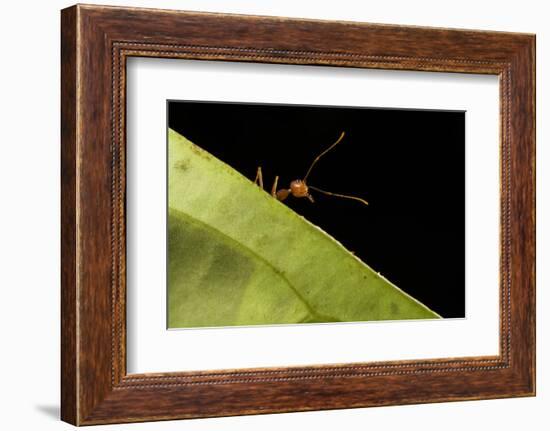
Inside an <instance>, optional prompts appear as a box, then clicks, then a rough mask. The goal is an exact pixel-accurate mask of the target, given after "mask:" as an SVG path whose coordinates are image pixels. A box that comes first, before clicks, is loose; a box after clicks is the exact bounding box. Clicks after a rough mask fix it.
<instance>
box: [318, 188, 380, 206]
mask: <svg viewBox="0 0 550 431" xmlns="http://www.w3.org/2000/svg"><path fill="white" fill-rule="evenodd" d="M308 187H309V188H310V189H312V190H315V191H316V192H320V193H324V194H325V195H329V196H336V197H339V198H345V199H353V200H354V201H359V202H361V203H363V204H365V205H368V204H369V203H368V202H367V201H366V200H365V199H361V198H358V197H356V196H349V195H341V194H340V193H332V192H327V191H325V190H321V189H318V188H317V187H313V186H310V185H308Z"/></svg>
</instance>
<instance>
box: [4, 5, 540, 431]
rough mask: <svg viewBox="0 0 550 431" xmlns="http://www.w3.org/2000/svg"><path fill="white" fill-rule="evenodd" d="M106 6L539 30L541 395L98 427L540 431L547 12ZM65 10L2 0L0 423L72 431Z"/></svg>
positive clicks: (535, 8) (520, 8) (531, 8)
mask: <svg viewBox="0 0 550 431" xmlns="http://www.w3.org/2000/svg"><path fill="white" fill-rule="evenodd" d="M101 3H104V4H105V3H107V4H119V5H131V6H149V7H164V8H173V9H188V10H209V11H220V12H233V13H249V14H264V15H283V16H295V17H307V18H321V19H343V20H358V21H369V22H380V23H392V24H411V25H430V26H438V27H457V28H478V29H488V30H505V31H524V32H536V33H537V47H538V49H537V56H538V58H537V76H538V82H537V92H538V95H537V113H538V115H537V116H538V118H539V122H538V126H537V135H538V143H539V144H538V151H537V152H538V160H539V161H538V173H537V177H538V204H537V208H538V220H539V223H538V241H537V244H538V245H537V247H538V261H539V268H538V275H537V278H538V295H537V301H538V305H537V310H538V319H537V320H538V321H537V323H538V331H537V332H538V349H537V351H538V364H539V365H538V368H539V370H538V396H537V397H536V398H524V399H508V400H494V401H477V402H461V403H444V404H434V405H418V406H403V407H401V406H398V407H388V408H371V409H357V410H342V411H328V412H311V413H294V414H284V415H268V416H254V417H237V418H221V419H208V420H196V421H186V422H181V421H179V422H178V421H173V422H164V423H156V424H134V425H122V426H105V427H98V428H97V429H113V430H115V429H117V430H123V429H136V430H137V429H146V430H169V429H174V430H175V429H178V430H227V429H238V430H256V429H267V430H271V429H272V430H278V429H281V428H283V429H284V428H290V429H294V428H312V429H318V430H321V429H323V430H325V429H326V430H332V429H337V428H345V429H350V430H354V429H357V430H359V429H361V430H363V429H365V428H366V427H369V428H371V429H380V428H383V429H399V428H404V427H406V428H407V429H410V430H415V429H422V430H440V429H441V428H443V427H444V428H445V429H446V430H461V431H462V430H465V429H470V428H471V429H478V428H481V427H491V428H495V429H499V430H516V429H523V428H528V429H533V430H543V429H547V424H548V423H550V413H549V412H548V405H550V373H549V372H548V370H549V366H548V365H545V363H548V362H549V359H550V354H549V346H550V343H549V342H548V337H549V330H548V329H547V328H548V327H550V319H549V318H548V316H547V315H545V314H544V313H543V310H547V309H548V308H549V307H550V300H549V296H548V294H547V293H546V292H545V290H546V289H545V288H546V287H548V286H547V285H548V281H549V279H548V274H549V272H548V271H545V268H544V267H543V265H542V263H541V262H544V261H548V259H549V258H550V255H549V248H548V247H549V246H550V236H549V231H548V228H547V224H545V223H544V219H547V220H548V219H550V193H549V192H548V187H549V186H550V173H549V169H548V168H546V169H544V167H548V166H549V165H550V151H549V150H548V147H547V146H546V145H545V144H547V141H548V134H549V133H550V126H547V124H548V123H547V122H545V121H544V120H540V119H545V118H549V116H550V92H549V83H550V78H548V77H549V76H550V70H549V67H548V66H549V57H548V54H547V53H548V52H550V42H549V39H550V29H549V28H548V25H547V22H548V18H549V13H548V11H547V10H545V3H546V2H541V1H535V0H524V1H522V2H517V1H514V2H511V1H504V0H501V1H487V2H479V1H473V0H463V1H461V2H452V3H449V2H440V1H427V0H426V1H422V0H418V1H415V2H410V1H406V0H402V1H391V0H388V1H385V2H372V3H371V2H368V3H367V2H357V1H355V0H339V1H336V2H335V1H327V2H325V1H315V2H313V1H312V2H308V1H297V0H264V1H259V0H256V1H244V0H242V1H238V0H196V1H191V0H189V1H185V0H182V1H169V0H158V1H154V0H131V1H123V0H119V1H115V2H112V1H107V0H104V1H101ZM70 4H71V3H70V2H66V1H59V0H51V1H48V2H39V1H32V0H31V1H28V2H8V3H6V4H5V5H3V10H2V14H1V16H0V31H1V32H2V39H1V40H2V48H3V49H2V53H3V59H2V68H0V74H1V79H0V94H1V95H2V97H1V98H0V103H1V105H0V106H1V109H2V111H1V112H0V114H1V117H0V118H2V121H1V125H2V127H1V128H0V134H1V139H0V142H1V145H0V184H1V186H0V191H1V197H2V201H1V202H2V206H1V208H2V212H0V218H1V223H0V258H1V262H2V265H1V267H0V286H1V287H2V293H3V298H2V301H1V302H0V323H1V324H2V325H1V327H2V333H1V334H2V354H1V355H0V366H1V370H2V380H1V382H0V402H1V405H2V407H3V408H2V415H1V416H0V426H1V427H2V428H4V429H9V430H18V429H40V430H57V429H70V426H68V425H66V424H63V423H61V422H59V421H58V420H57V416H58V410H59V401H58V399H59V373H60V371H59V342H60V340H59V9H60V8H62V7H65V6H68V5H70Z"/></svg>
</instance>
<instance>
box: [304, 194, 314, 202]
mask: <svg viewBox="0 0 550 431" xmlns="http://www.w3.org/2000/svg"><path fill="white" fill-rule="evenodd" d="M306 198H308V199H309V201H310V202H311V203H312V204H314V203H315V199H313V196H311V195H310V194H308V195H307V196H306Z"/></svg>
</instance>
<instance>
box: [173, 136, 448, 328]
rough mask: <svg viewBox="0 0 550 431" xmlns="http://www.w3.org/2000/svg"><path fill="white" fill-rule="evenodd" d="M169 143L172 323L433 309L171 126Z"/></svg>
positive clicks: (342, 318) (408, 315)
mask: <svg viewBox="0 0 550 431" xmlns="http://www.w3.org/2000/svg"><path fill="white" fill-rule="evenodd" d="M168 151H169V160H168V175H169V180H168V181H169V183H168V184H169V192H168V203H169V212H168V326H169V327H170V328H184V327H185V328H187V327H204V326H233V325H258V324H264V325H265V324H291V323H315V322H353V321H370V320H402V319H426V318H427V319H433V318H439V316H438V315H437V314H436V313H435V312H433V311H431V310H430V309H429V308H427V307H426V306H424V305H423V304H421V303H420V302H418V301H417V300H415V299H414V298H412V297H411V296H409V295H408V294H406V293H405V292H403V291H402V290H400V289H399V288H397V287H396V286H395V285H393V284H392V283H391V282H390V281H388V280H387V279H385V278H384V277H382V276H381V275H380V274H378V273H377V272H375V271H374V270H373V269H372V268H370V267H369V266H368V265H366V264H365V263H363V262H362V261H360V260H359V259H358V258H356V257H355V256H353V255H352V254H351V253H350V252H349V251H347V250H346V249H345V248H344V247H343V246H342V245H341V244H340V243H339V242H338V241H336V240H335V239H334V238H332V237H331V236H330V235H328V234H327V233H325V232H323V231H322V230H321V229H319V228H318V227H317V226H315V225H313V224H311V223H310V222H308V221H307V220H306V219H304V218H303V217H301V216H299V215H298V214H296V213H295V212H294V211H292V210H291V209H290V208H288V207H287V206H285V205H284V204H283V203H281V202H279V201H277V200H276V199H274V198H272V197H271V196H270V195H269V194H268V193H266V192H265V191H263V190H261V189H260V188H259V187H257V186H256V185H255V184H253V183H252V182H251V181H250V180H249V179H247V178H245V177H244V176H242V175H241V174H240V173H238V172H237V171H235V170H234V169H232V168H231V167H229V166H228V165H226V164H225V163H223V162H221V161H220V160H218V159H216V158H215V157H214V156H212V155H211V154H209V153H207V152H206V151H204V150H202V149H200V148H199V147H198V146H196V145H194V144H193V143H191V142H190V141H189V140H187V139H186V138H184V137H183V136H181V135H179V134H178V133H176V132H175V131H173V130H169V135H168Z"/></svg>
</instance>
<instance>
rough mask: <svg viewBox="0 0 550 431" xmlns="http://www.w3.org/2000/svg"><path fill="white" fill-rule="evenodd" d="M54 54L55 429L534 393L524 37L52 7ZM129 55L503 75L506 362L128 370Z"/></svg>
mask: <svg viewBox="0 0 550 431" xmlns="http://www.w3.org/2000/svg"><path fill="white" fill-rule="evenodd" d="M206 29H208V31H206ZM61 51H62V56H61V58H62V63H61V71H62V76H61V79H62V81H61V82H62V93H61V107H62V112H61V120H62V134H61V137H62V148H61V161H62V176H61V177H62V179H61V189H62V201H61V206H62V219H61V226H62V247H61V253H62V286H61V292H62V295H61V305H62V324H61V339H62V345H61V353H62V355H61V358H62V361H61V376H62V377H61V388H62V391H61V418H62V420H64V421H67V422H69V423H71V424H74V425H91V424H104V423H117V422H138V421H151V420H167V419H179V418H196V417H212V416H230V415H242V414H259V413H273V412H290V411H307V410H321V409H340V408H352V407H367V406H382V405H393V404H413V403H427V402H442V401H456V400H474V399H489V398H503V397H515V396H533V395H534V394H535V37H534V35H529V34H515V33H504V32H502V33H501V32H488V31H470V30H449V29H438V28H423V27H403V26H391V25H376V24H363V23H353V22H329V21H314V20H298V19H286V18H274V17H254V16H240V15H220V14H213V13H196V12H179V11H167V10H153V9H150V10H148V9H134V8H120V7H104V6H91V5H90V6H84V5H77V6H73V7H70V8H68V9H64V10H63V11H62V26H61ZM131 56H145V57H163V58H184V59H198V60H221V61H240V62H258V63H283V64H300V65H331V66H341V67H355V68H374V69H392V70H414V71H440V72H461V73H477V74H492V75H497V76H498V77H499V78H500V80H499V82H500V139H501V143H500V146H501V196H500V205H501V220H500V235H501V244H500V247H501V253H500V256H501V261H500V311H499V313H500V354H499V355H498V356H490V357H460V358H441V359H430V360H412V361H392V362H377V363H363V364H357V363H353V364H339V365H327V366H318V365H316V366H302V367H282V368H266V369H237V370H226V371H212V370H205V371H202V372H177V373H156V374H127V372H126V350H125V345H126V344H125V342H126V320H125V306H126V302H125V298H126V280H125V274H126V272H125V270H126V261H125V190H126V176H125V151H126V147H125V142H126V140H125V97H126V94H125V91H126V87H125V84H126V80H125V77H126V75H125V65H126V59H128V58H129V57H131Z"/></svg>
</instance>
